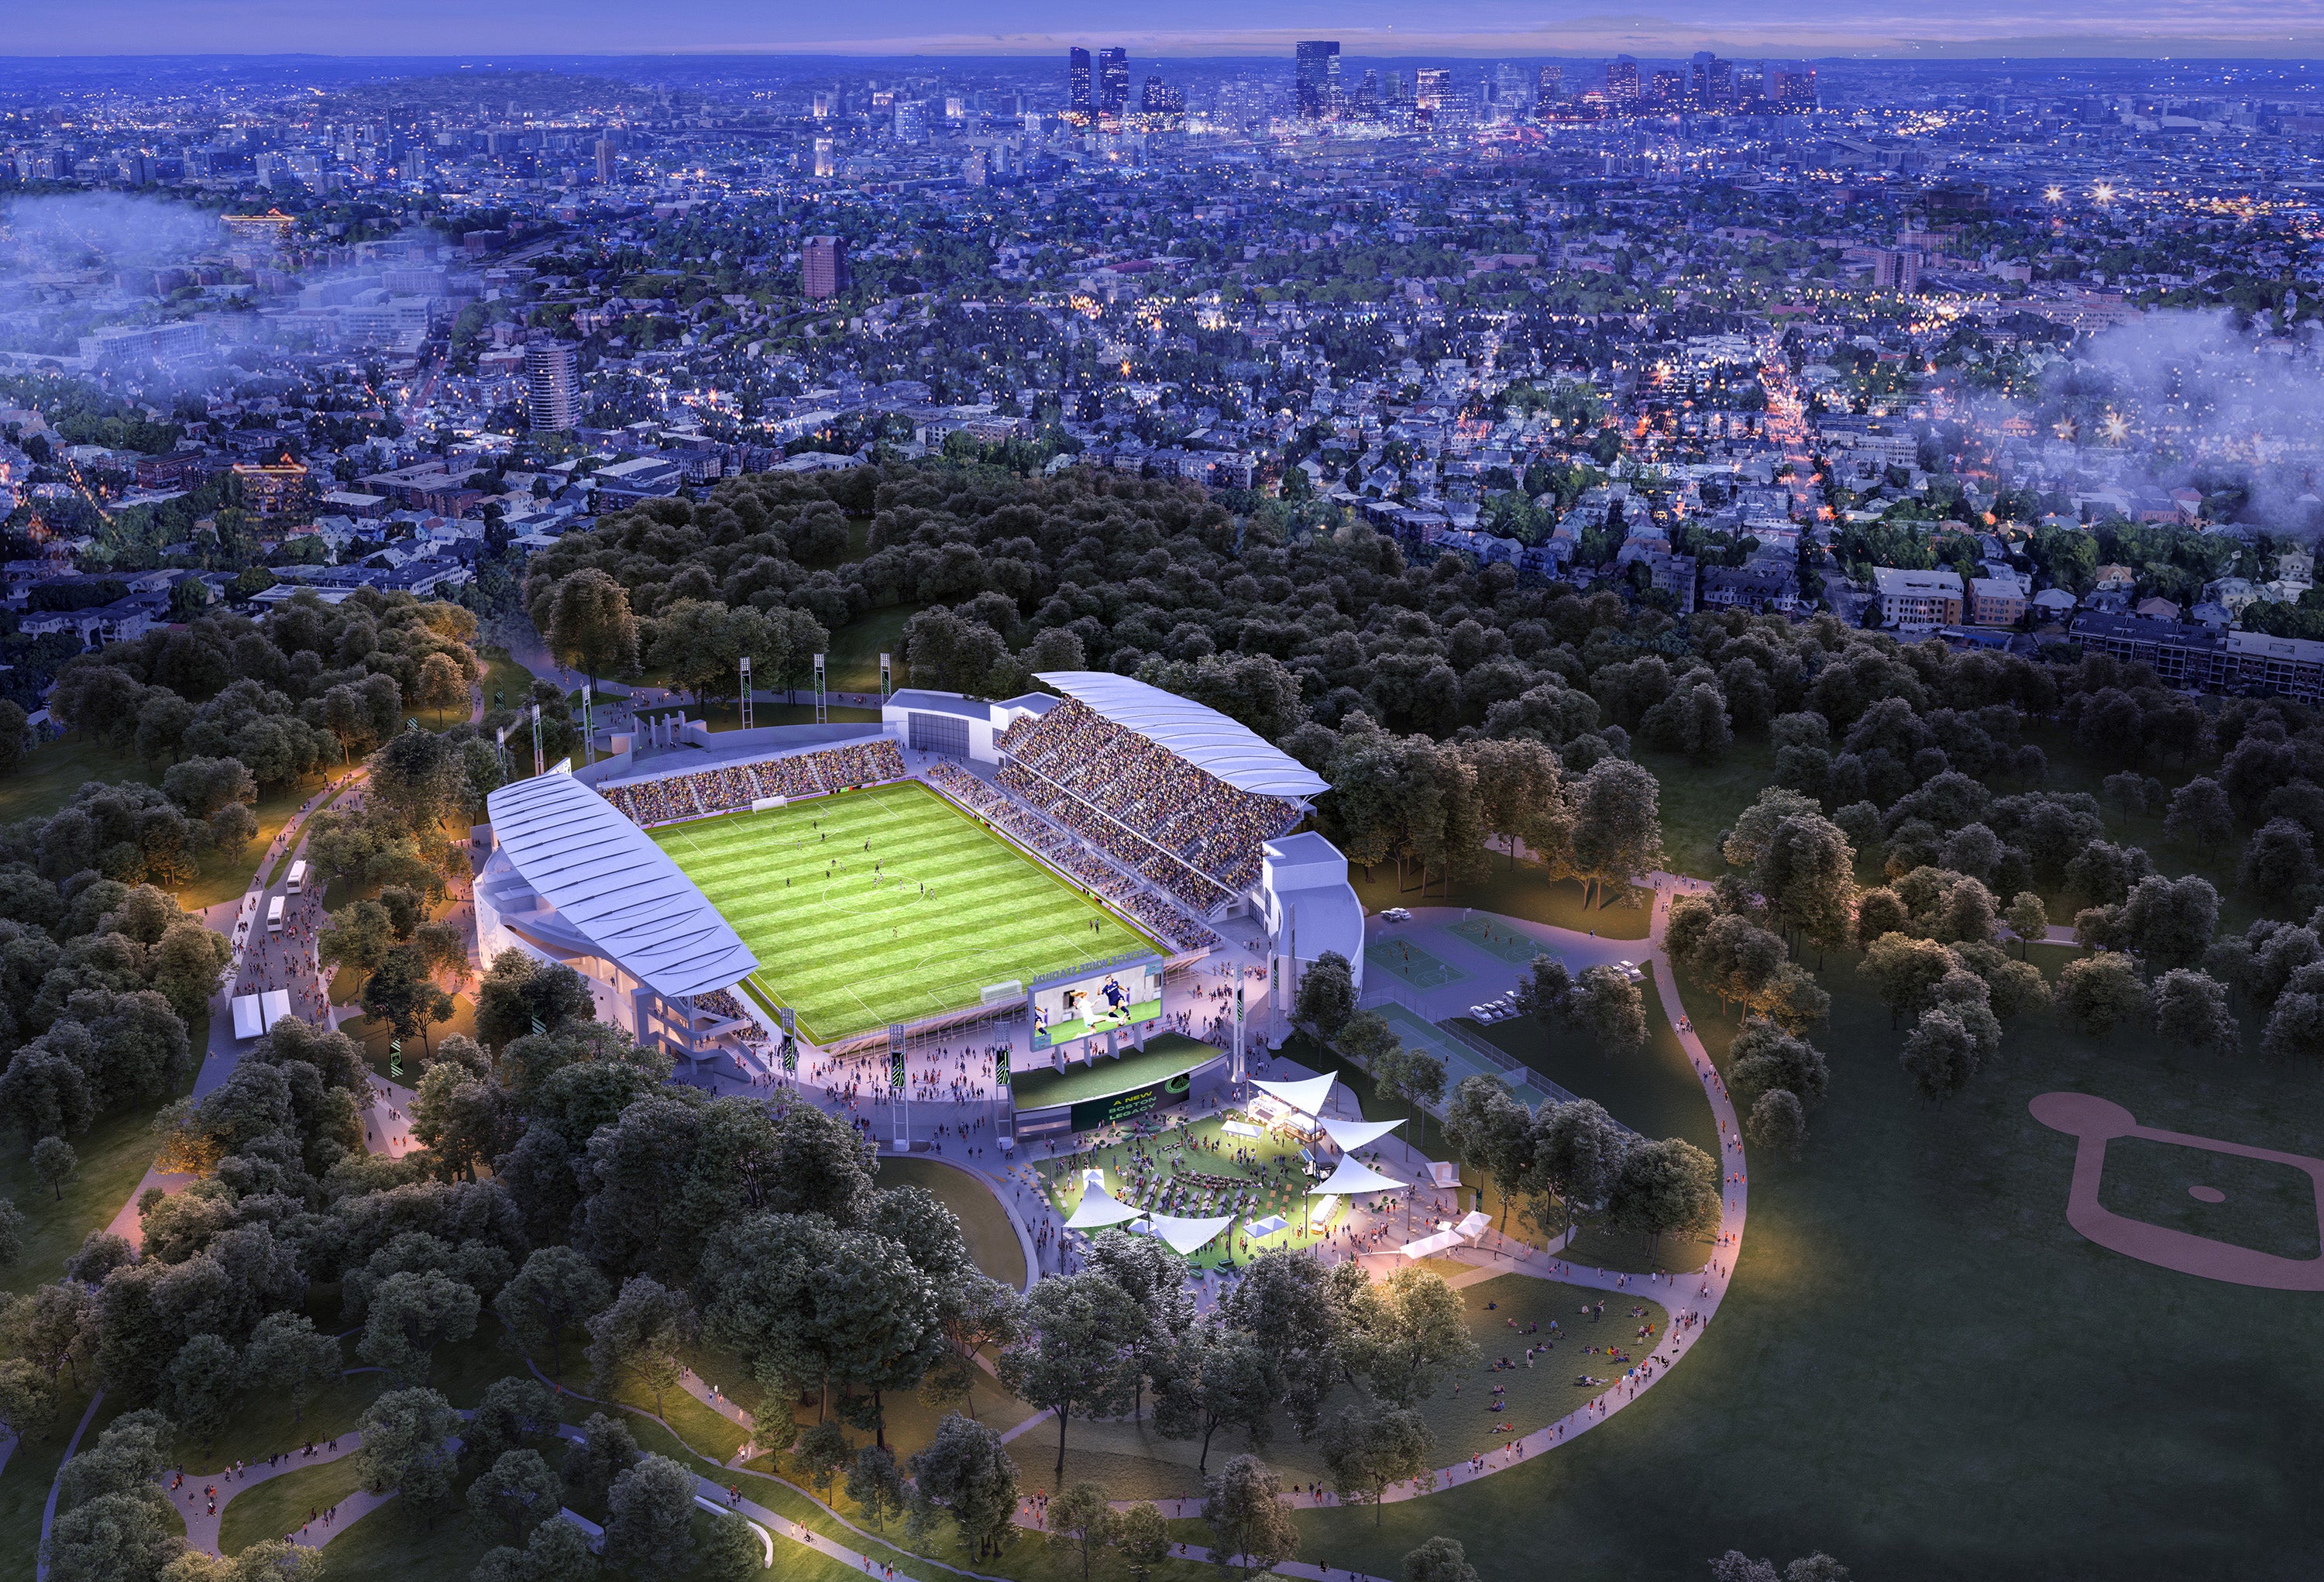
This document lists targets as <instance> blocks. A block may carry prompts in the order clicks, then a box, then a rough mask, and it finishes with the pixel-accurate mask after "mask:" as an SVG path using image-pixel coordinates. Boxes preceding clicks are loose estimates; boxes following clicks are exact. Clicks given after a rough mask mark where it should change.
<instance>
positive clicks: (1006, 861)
mask: <svg viewBox="0 0 2324 1582" xmlns="http://www.w3.org/2000/svg"><path fill="white" fill-rule="evenodd" d="M650 834H651V835H652V837H653V839H654V841H655V843H656V844H657V845H659V847H661V848H662V849H663V850H664V851H666V852H668V853H669V856H670V860H671V861H673V862H675V863H676V864H677V865H678V867H679V869H680V870H681V871H682V872H684V873H685V874H686V876H687V878H689V879H691V880H692V881H694V883H695V884H696V885H698V886H699V887H700V888H701V891H702V893H703V894H704V895H705V896H707V897H708V898H709V900H710V903H711V904H712V905H713V906H715V907H716V908H717V909H718V911H720V913H721V914H722V915H724V918H725V919H726V921H728V922H729V923H731V924H732V925H733V929H734V931H735V932H736V933H738V934H740V935H741V936H742V942H743V943H744V944H745V945H747V946H749V947H750V948H751V951H752V954H753V955H755V956H756V957H758V958H759V970H758V972H757V974H756V975H755V976H753V978H752V980H751V985H752V988H753V989H754V990H755V992H756V993H758V994H759V995H761V996H762V997H763V998H764V999H765V1000H767V1001H768V1002H769V1003H770V1004H774V1005H778V1006H780V1005H788V1006H789V1007H790V1008H791V1009H792V1010H794V1011H795V1012H797V1013H798V1022H799V1032H800V1034H801V1036H803V1037H805V1038H806V1039H807V1040H808V1041H810V1042H814V1043H818V1044H828V1043H831V1042H833V1041H836V1040H839V1039H843V1038H847V1037H851V1036H853V1035H854V1034H857V1033H861V1032H869V1031H871V1030H872V1029H874V1028H879V1027H884V1026H886V1025H887V1024H888V1023H890V1022H916V1021H918V1020H920V1019H922V1018H924V1017H928V1016H933V1015H936V1014H938V1013H942V1012H945V1011H954V1010H959V1009H961V1008H962V1007H964V1006H969V1005H973V1004H977V1002H978V1000H979V998H980V997H981V995H982V991H983V990H984V989H986V988H987V987H990V986H991V985H997V984H1001V983H1006V982H1009V981H1011V980H1015V981H1018V982H1020V983H1028V984H1029V983H1031V982H1032V981H1033V980H1035V979H1036V978H1039V977H1044V976H1048V975H1050V974H1054V973H1059V972H1066V971H1070V970H1071V969H1073V968H1074V967H1080V966H1082V965H1083V964H1084V963H1087V962H1093V961H1102V960H1104V959H1106V958H1111V957H1118V956H1122V955H1126V954H1129V953H1130V952H1133V951H1139V950H1155V951H1157V953H1159V952H1160V948H1159V947H1158V946H1157V945H1156V944H1155V943H1154V941H1153V940H1151V939H1148V938H1147V937H1146V936H1145V935H1144V934H1142V933H1140V932H1139V931H1138V930H1134V929H1132V928H1130V925H1129V924H1127V923H1125V922H1124V921H1122V920H1121V919H1120V918H1119V917H1117V916H1115V915H1114V914H1113V913H1112V912H1111V911H1106V910H1105V909H1104V908H1103V907H1102V906H1100V905H1098V904H1097V902H1094V901H1093V900H1092V899H1091V898H1090V897H1088V896H1086V895H1084V894H1083V893H1080V892H1079V891H1077V890H1074V888H1072V887H1071V886H1070V885H1068V884H1066V883H1065V881H1064V880H1062V879H1060V878H1058V877H1057V876H1056V875H1055V874H1051V873H1050V872H1049V871H1048V870H1047V868H1044V867H1042V866H1041V865H1039V864H1037V863H1036V862H1035V861H1034V860H1033V859H1032V858H1031V857H1029V856H1027V855H1026V854H1025V853H1023V852H1021V851H1019V849H1018V848H1017V847H1014V846H1012V845H1010V843H1008V842H1007V841H1005V840H1003V839H1001V837H1000V836H998V835H996V834H995V833H993V832H992V831H991V830H990V829H987V828H985V827H984V826H983V825H982V824H980V823H978V822H977V821H976V820H975V819H971V818H970V817H968V816H967V815H966V814H964V813H963V812H962V811H961V810H959V809H957V808H955V807H954V806H953V805H952V804H951V803H950V802H947V801H945V800H944V799H943V798H942V797H939V796H938V795H936V792H934V791H930V790H929V789H928V788H927V787H926V786H924V785H922V784H920V783H919V782H917V781H909V782H899V783H897V784H894V785H886V786H881V787H878V788H876V789H874V790H871V791H847V792H843V793H841V794H839V795H837V796H830V797H818V798H816V800H813V801H809V802H802V803H799V804H798V805H796V806H793V807H788V808H777V809H773V810H770V811H768V812H764V813H737V814H729V815H727V816H725V817H724V818H718V819H701V820H698V821H696V822H693V823H688V824H679V825H671V826H667V827H665V828H659V829H656V830H652V831H650ZM867 843H868V844H867ZM1093 924H1094V925H1095V926H1094V927H1093V926H1092V925H1093Z"/></svg>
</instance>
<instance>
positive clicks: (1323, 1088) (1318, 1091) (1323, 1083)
mask: <svg viewBox="0 0 2324 1582" xmlns="http://www.w3.org/2000/svg"><path fill="white" fill-rule="evenodd" d="M1336 1080H1337V1078H1335V1077H1334V1076H1333V1073H1331V1072H1329V1071H1326V1072H1325V1073H1323V1076H1321V1077H1310V1078H1306V1079H1305V1081H1302V1082H1263V1081H1261V1080H1259V1078H1252V1079H1251V1084H1250V1085H1251V1086H1252V1087H1256V1088H1258V1089H1259V1091H1260V1092H1261V1093H1263V1094H1266V1095H1267V1096H1268V1097H1269V1098H1275V1099H1280V1100H1282V1101H1283V1102H1284V1103H1285V1104H1287V1105H1289V1106H1291V1107H1292V1108H1293V1109H1295V1110H1297V1111H1298V1112H1299V1113H1300V1114H1301V1115H1321V1114H1323V1101H1324V1100H1326V1099H1328V1098H1330V1097H1331V1096H1332V1084H1333V1082H1334V1081H1336Z"/></svg>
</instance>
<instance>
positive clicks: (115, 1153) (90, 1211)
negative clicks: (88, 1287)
mask: <svg viewBox="0 0 2324 1582" xmlns="http://www.w3.org/2000/svg"><path fill="white" fill-rule="evenodd" d="M196 1063H197V1064H198V1063H199V1057H198V1056H197V1057H196ZM192 1087H193V1079H192V1076H191V1074H190V1073H189V1075H188V1077H187V1080H186V1087H185V1090H187V1091H190V1090H191V1088H192ZM158 1107H159V1106H140V1107H137V1108H134V1109H126V1110H119V1111H115V1113H114V1114H112V1115H106V1116H104V1117H102V1118H101V1119H99V1120H98V1121H97V1123H96V1124H94V1125H92V1126H90V1127H89V1129H88V1131H86V1132H84V1133H81V1134H80V1135H79V1136H78V1137H70V1138H68V1139H66V1141H68V1142H69V1143H71V1144H72V1147H73V1152H75V1153H76V1154H78V1156H79V1158H80V1167H79V1169H78V1170H75V1171H74V1172H73V1177H72V1179H71V1180H69V1181H67V1182H65V1184H64V1197H63V1199H62V1200H61V1201H60V1200H59V1199H58V1198H57V1195H56V1194H55V1193H54V1192H52V1191H51V1189H49V1188H47V1187H44V1186H42V1184H41V1180H40V1178H39V1177H37V1176H35V1175H34V1174H33V1173H32V1151H31V1150H30V1149H29V1148H26V1147H25V1146H24V1145H23V1140H22V1139H14V1140H12V1141H11V1142H10V1143H8V1145H7V1147H6V1149H5V1152H0V1198H9V1199H12V1200H13V1201H14V1203H15V1205H16V1207H17V1208H18V1209H20V1210H22V1211H23V1216H24V1222H25V1223H24V1250H23V1254H22V1255H20V1256H19V1257H18V1258H17V1260H16V1262H15V1263H13V1264H10V1265H9V1266H8V1268H7V1269H6V1270H5V1271H0V1291H7V1292H9V1293H11V1294H16V1293H21V1292H23V1291H30V1290H32V1288H33V1287H34V1286H38V1285H46V1284H48V1283H49V1282H50V1281H54V1280H57V1279H59V1278H60V1277H61V1276H62V1275H63V1273H64V1263H65V1260H66V1259H67V1258H69V1257H71V1256H72V1255H73V1254H75V1253H78V1251H80V1244H81V1243H82V1242H84V1241H85V1240H87V1239H88V1234H89V1233H90V1232H91V1231H97V1230H103V1229H104V1228H105V1227H106V1226H107V1225H110V1224H111V1223H112V1222H113V1217H114V1216H115V1215H116V1214H118V1213H120V1212H121V1206H122V1205H123V1204H124V1203H126V1202H128V1201H129V1198H130V1195H131V1194H132V1193H133V1192H134V1191H135V1190H136V1189H137V1183H138V1182H139V1181H141V1180H144V1178H145V1170H146V1167H147V1166H149V1165H151V1164H152V1162H153V1155H154V1153H155V1152H157V1149H158V1144H157V1143H156V1141H155V1139H154V1136H153V1133H152V1121H153V1115H154V1111H155V1109H157V1108H158Z"/></svg>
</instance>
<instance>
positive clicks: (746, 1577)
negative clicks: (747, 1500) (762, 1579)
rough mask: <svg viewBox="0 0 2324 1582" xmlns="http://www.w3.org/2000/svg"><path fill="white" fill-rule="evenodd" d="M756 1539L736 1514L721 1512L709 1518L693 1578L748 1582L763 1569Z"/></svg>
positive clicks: (710, 1581) (715, 1581)
mask: <svg viewBox="0 0 2324 1582" xmlns="http://www.w3.org/2000/svg"><path fill="white" fill-rule="evenodd" d="M764 1553H765V1550H764V1549H763V1547H762V1546H761V1543H760V1540H759V1535H758V1534H757V1533H756V1532H753V1531H752V1530H751V1524H750V1522H746V1521H744V1520H743V1519H742V1516H741V1514H740V1513H735V1512H732V1511H723V1512H720V1513H717V1514H716V1515H714V1516H712V1517H711V1518H710V1531H709V1532H708V1533H706V1534H705V1536H704V1538H703V1540H702V1553H701V1557H700V1558H699V1559H697V1560H696V1562H695V1567H694V1574H695V1575H696V1576H697V1577H703V1578H705V1582H752V1579H753V1578H755V1577H757V1576H758V1575H759V1573H760V1572H761V1571H762V1570H764V1569H765V1566H764V1564H763V1563H762V1557H763V1555H764Z"/></svg>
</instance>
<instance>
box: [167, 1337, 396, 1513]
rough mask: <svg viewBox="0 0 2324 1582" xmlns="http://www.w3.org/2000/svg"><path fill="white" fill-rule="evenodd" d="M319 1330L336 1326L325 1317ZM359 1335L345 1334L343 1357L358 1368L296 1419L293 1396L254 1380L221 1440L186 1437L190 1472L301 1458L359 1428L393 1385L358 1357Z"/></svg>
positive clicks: (182, 1451) (183, 1455) (183, 1456)
mask: <svg viewBox="0 0 2324 1582" xmlns="http://www.w3.org/2000/svg"><path fill="white" fill-rule="evenodd" d="M316 1328H318V1329H322V1330H323V1331H324V1332H325V1333H329V1329H330V1326H328V1325H327V1324H325V1323H323V1322H321V1321H320V1320H318V1322H317V1324H316ZM355 1339H356V1337H355V1336H353V1335H346V1336H342V1337H340V1340H339V1360H340V1365H341V1366H343V1367H346V1368H353V1369H356V1370H358V1371H356V1372H354V1373H346V1374H340V1376H339V1380H338V1383H335V1384H333V1385H332V1386H331V1387H330V1388H328V1389H327V1390H324V1391H321V1392H318V1394H317V1395H316V1396H315V1398H314V1399H313V1400H312V1401H309V1402H307V1405H306V1408H305V1410H304V1411H303V1412H300V1413H299V1414H298V1415H297V1416H295V1417H294V1416H293V1414H292V1411H291V1401H290V1398H289V1397H288V1396H286V1395H284V1394H282V1393H281V1392H280V1391H277V1390H272V1389H269V1388H267V1387H266V1386H264V1385H263V1383H262V1384H254V1385H252V1386H251V1387H250V1388H249V1389H247V1390H246V1391H245V1392H244V1396H243V1400H242V1404H241V1405H240V1406H239V1407H237V1408H236V1409H235V1413H234V1415H233V1416H232V1417H230V1418H228V1419H227V1420H226V1426H225V1427H224V1428H222V1429H219V1430H218V1436H217V1439H214V1440H212V1441H211V1442H210V1443H209V1444H208V1445H200V1444H196V1443H195V1442H193V1440H192V1439H190V1438H187V1439H184V1440H183V1442H181V1443H180V1445H179V1446H178V1459H179V1460H180V1461H181V1462H183V1463H184V1464H185V1466H186V1468H187V1472H186V1476H189V1477H191V1476H194V1473H195V1472H196V1470H199V1471H200V1473H201V1475H202V1476H205V1477H207V1476H210V1474H211V1473H213V1472H216V1471H217V1470H219V1469H221V1468H223V1467H225V1466H228V1465H230V1464H231V1463H233V1462H235V1461H241V1462H244V1463H249V1462H259V1461H263V1460H265V1459H266V1458H267V1457H269V1456H273V1455H277V1454H280V1453H281V1452H285V1451H287V1452H290V1453H291V1454H292V1455H294V1456H295V1455H296V1454H297V1453H298V1452H299V1451H300V1449H301V1448H304V1447H305V1446H307V1445H308V1444H309V1443H312V1444H316V1445H321V1444H324V1443H326V1442H327V1441H328V1440H330V1439H335V1438H337V1436H338V1435H340V1434H344V1433H348V1432H351V1431H353V1429H354V1428H355V1420H356V1419H357V1418H359V1417H361V1416H362V1415H363V1412H364V1408H365V1407H367V1406H369V1405H370V1404H371V1403H372V1402H373V1401H374V1400H376V1399H377V1398H378V1396H379V1393H380V1392H381V1391H382V1390H383V1389H385V1388H386V1387H387V1386H386V1382H385V1375H383V1374H380V1373H378V1372H376V1371H375V1370H373V1369H370V1368H365V1367H364V1365H363V1359H362V1358H361V1357H359V1356H357V1355H355Z"/></svg>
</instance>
